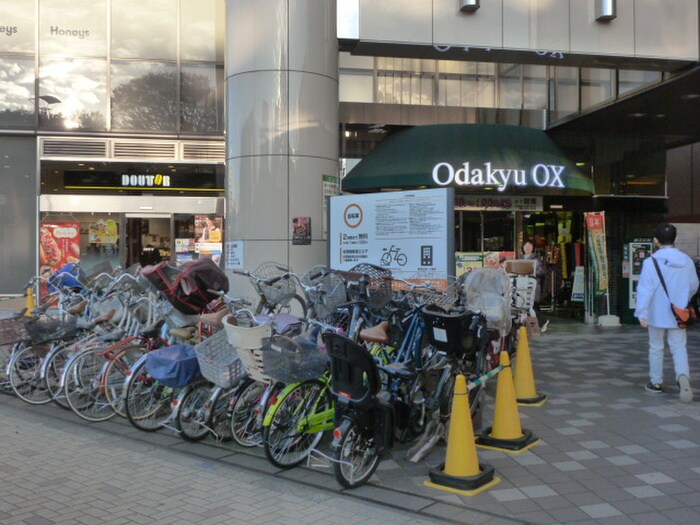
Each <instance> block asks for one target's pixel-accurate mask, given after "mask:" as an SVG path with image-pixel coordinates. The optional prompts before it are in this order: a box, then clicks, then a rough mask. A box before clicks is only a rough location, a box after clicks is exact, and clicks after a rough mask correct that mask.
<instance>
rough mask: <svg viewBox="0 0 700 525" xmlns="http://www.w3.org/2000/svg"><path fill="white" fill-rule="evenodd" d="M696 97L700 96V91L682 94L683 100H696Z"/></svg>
mask: <svg viewBox="0 0 700 525" xmlns="http://www.w3.org/2000/svg"><path fill="white" fill-rule="evenodd" d="M696 98H700V93H686V94H685V95H681V100H695V99H696Z"/></svg>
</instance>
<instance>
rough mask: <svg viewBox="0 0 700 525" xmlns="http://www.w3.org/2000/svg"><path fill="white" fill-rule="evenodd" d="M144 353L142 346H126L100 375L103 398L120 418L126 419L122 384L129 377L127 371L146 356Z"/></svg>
mask: <svg viewBox="0 0 700 525" xmlns="http://www.w3.org/2000/svg"><path fill="white" fill-rule="evenodd" d="M146 352H147V350H146V349H145V348H144V347H143V346H139V345H132V346H127V347H126V348H123V349H122V350H120V351H119V353H118V354H117V355H115V356H114V357H113V358H112V359H111V360H110V361H109V364H108V365H107V367H106V368H105V370H104V373H103V374H102V388H103V390H104V393H105V398H106V399H107V402H108V403H109V404H110V405H111V406H112V410H114V412H115V413H116V414H117V415H118V416H120V417H126V410H125V409H124V393H125V392H124V384H125V382H126V378H127V376H128V375H129V370H131V367H132V366H134V364H136V362H137V361H138V360H139V359H141V358H142V357H143V356H144V355H146Z"/></svg>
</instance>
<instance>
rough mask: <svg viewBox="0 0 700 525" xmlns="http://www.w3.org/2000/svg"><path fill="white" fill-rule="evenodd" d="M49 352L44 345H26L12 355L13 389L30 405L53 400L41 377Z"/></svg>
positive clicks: (10, 370) (11, 379) (11, 383)
mask: <svg viewBox="0 0 700 525" xmlns="http://www.w3.org/2000/svg"><path fill="white" fill-rule="evenodd" d="M48 353H49V347H48V346H44V345H38V346H26V347H24V348H22V349H20V350H19V351H18V352H16V353H14V354H13V355H12V358H11V359H10V364H9V374H8V375H9V380H10V386H11V387H12V391H13V392H14V393H15V395H17V397H19V398H20V399H21V400H22V401H25V402H27V403H29V404H30V405H45V404H46V403H50V402H51V394H50V393H49V391H48V390H47V389H46V383H45V382H44V378H43V377H41V365H42V363H43V362H44V359H45V358H46V355H47V354H48Z"/></svg>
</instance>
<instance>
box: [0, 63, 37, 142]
mask: <svg viewBox="0 0 700 525" xmlns="http://www.w3.org/2000/svg"><path fill="white" fill-rule="evenodd" d="M0 72H1V73H0V127H3V128H20V129H26V128H33V127H34V100H35V98H34V58H33V57H22V56H0Z"/></svg>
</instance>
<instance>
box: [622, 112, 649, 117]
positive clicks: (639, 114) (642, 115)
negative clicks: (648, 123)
mask: <svg viewBox="0 0 700 525" xmlns="http://www.w3.org/2000/svg"><path fill="white" fill-rule="evenodd" d="M627 116H628V117H630V118H641V117H646V116H647V114H646V113H630V114H629V115H627Z"/></svg>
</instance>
